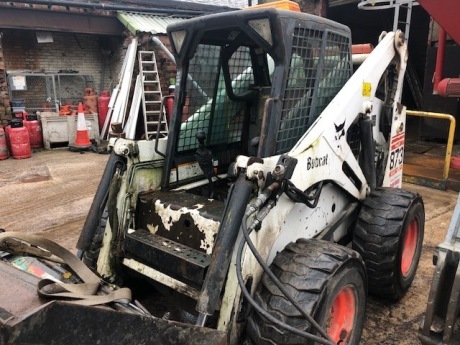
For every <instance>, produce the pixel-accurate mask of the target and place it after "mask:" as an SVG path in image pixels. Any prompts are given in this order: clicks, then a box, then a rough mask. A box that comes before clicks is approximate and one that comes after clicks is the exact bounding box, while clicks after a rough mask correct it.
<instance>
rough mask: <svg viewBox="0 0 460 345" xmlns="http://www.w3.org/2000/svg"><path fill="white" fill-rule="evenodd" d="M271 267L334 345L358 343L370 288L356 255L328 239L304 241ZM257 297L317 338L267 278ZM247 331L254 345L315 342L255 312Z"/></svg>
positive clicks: (293, 245) (272, 311)
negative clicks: (368, 288)
mask: <svg viewBox="0 0 460 345" xmlns="http://www.w3.org/2000/svg"><path fill="white" fill-rule="evenodd" d="M270 268H271V270H272V271H273V273H274V274H275V276H276V277H277V278H278V279H279V280H280V281H281V283H282V284H283V285H284V286H285V287H286V288H287V289H288V291H289V293H290V295H291V296H292V297H293V298H294V299H295V300H296V301H297V302H298V303H299V304H300V305H301V306H302V307H303V309H304V310H305V311H306V312H307V313H309V314H310V315H312V316H313V318H314V319H315V320H316V321H317V322H318V323H319V324H320V325H321V327H322V328H324V329H325V331H326V333H328V334H329V336H330V337H331V338H332V339H333V340H334V342H335V343H337V344H340V343H342V344H348V345H357V344H359V340H360V338H361V332H362V329H363V325H364V316H365V306H366V296H367V284H366V273H365V268H364V264H363V262H362V260H361V258H360V257H359V255H358V254H357V253H356V252H355V251H353V250H351V249H349V248H346V247H342V246H339V245H336V244H333V243H330V242H327V241H321V240H316V239H310V240H303V239H301V240H298V241H297V242H296V243H290V244H288V245H287V246H286V248H285V249H284V250H283V251H282V252H280V253H278V254H277V256H276V257H275V259H274V261H273V263H272V265H271V266H270ZM254 297H255V300H256V302H257V303H259V304H260V305H261V306H262V307H263V308H264V309H265V310H267V311H268V312H269V313H270V314H272V315H273V316H275V317H276V318H278V319H279V320H281V321H283V322H284V323H287V324H289V325H291V326H293V327H296V328H298V329H300V330H302V331H304V332H309V333H313V334H315V335H318V332H317V331H316V330H315V329H313V327H312V326H311V325H310V324H309V323H308V321H307V320H306V319H305V318H304V317H303V316H302V315H301V313H300V312H299V311H298V310H297V309H296V308H295V307H294V306H293V305H292V304H291V303H290V302H289V300H288V299H287V298H286V297H285V296H284V295H283V294H282V293H281V291H280V290H279V289H278V288H277V287H276V285H275V284H274V283H273V282H272V281H271V279H270V278H269V277H268V275H267V274H264V275H263V277H262V280H261V284H259V287H258V289H257V291H256V293H255V295H254ZM247 327H248V330H247V334H249V335H250V337H251V338H252V341H253V343H254V344H310V345H311V344H314V342H313V341H312V340H309V341H307V339H305V338H302V337H300V336H297V335H294V334H291V333H290V332H288V331H286V330H284V329H282V328H280V327H279V326H277V325H274V324H272V323H271V322H269V321H267V320H265V319H264V318H263V317H262V316H260V315H259V314H257V313H256V312H253V313H252V315H251V316H250V318H249V320H248V326H247ZM341 341H342V342H341Z"/></svg>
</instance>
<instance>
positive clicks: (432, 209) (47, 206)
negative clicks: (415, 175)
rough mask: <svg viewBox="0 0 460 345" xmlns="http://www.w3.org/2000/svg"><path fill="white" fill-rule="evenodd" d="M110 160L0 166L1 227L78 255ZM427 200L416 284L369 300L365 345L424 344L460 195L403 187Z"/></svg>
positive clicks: (55, 154)
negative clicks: (440, 249) (394, 295)
mask: <svg viewBox="0 0 460 345" xmlns="http://www.w3.org/2000/svg"><path fill="white" fill-rule="evenodd" d="M107 159H108V155H102V154H96V153H89V152H88V153H85V154H79V153H74V152H69V151H68V150H67V149H54V150H52V151H40V152H35V153H34V154H33V156H32V158H29V159H24V160H15V159H12V158H10V159H7V160H3V161H0V227H1V228H4V229H6V230H8V231H25V232H30V233H35V234H41V235H43V236H45V237H48V238H50V239H53V240H55V241H56V242H58V243H60V244H61V245H63V246H64V247H66V248H68V249H70V250H71V251H72V252H76V249H75V244H76V242H77V239H78V235H79V232H80V230H81V228H82V226H83V223H84V221H85V217H86V213H87V211H88V209H89V207H90V205H91V201H92V198H93V195H94V193H95V191H96V188H97V186H98V183H99V178H100V176H101V175H102V172H103V170H104V167H105V163H106V161H107ZM404 188H406V189H409V190H412V191H417V192H419V193H420V194H421V195H422V196H423V198H424V201H425V211H426V224H425V240H424V249H423V253H422V258H421V262H420V265H419V269H418V272H417V275H416V277H415V281H414V283H413V285H412V287H411V288H410V290H409V292H408V293H407V294H406V296H405V297H404V298H403V299H402V300H401V301H400V302H399V303H395V304H389V303H387V302H385V301H380V300H377V299H375V298H373V297H369V302H368V306H367V315H366V324H365V329H364V332H363V337H362V342H361V344H364V345H384V344H385V345H392V344H401V345H414V344H420V343H419V341H418V339H417V330H418V327H419V324H420V321H421V320H422V317H423V314H424V312H425V308H426V302H427V295H428V292H429V290H430V284H431V279H432V274H433V269H434V267H433V265H432V254H433V250H434V249H435V247H436V245H437V244H439V243H441V242H442V241H443V239H444V237H445V233H446V230H447V227H448V225H449V222H450V218H451V215H452V211H453V209H454V206H455V204H456V201H457V196H458V193H457V192H453V191H449V190H448V191H440V190H435V189H430V188H427V187H421V186H417V185H413V184H405V185H404Z"/></svg>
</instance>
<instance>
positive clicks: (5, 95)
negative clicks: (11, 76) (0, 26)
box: [0, 33, 11, 125]
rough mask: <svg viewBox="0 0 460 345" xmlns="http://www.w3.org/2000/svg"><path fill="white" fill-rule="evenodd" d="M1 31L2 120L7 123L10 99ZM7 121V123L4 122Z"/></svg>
mask: <svg viewBox="0 0 460 345" xmlns="http://www.w3.org/2000/svg"><path fill="white" fill-rule="evenodd" d="M1 37H2V35H1V33H0V121H1V124H2V125H3V124H6V121H4V120H9V119H11V111H10V101H9V98H8V87H7V84H6V74H5V62H4V59H3V48H2V40H1ZM4 122H5V123H4Z"/></svg>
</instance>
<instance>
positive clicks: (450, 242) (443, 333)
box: [419, 196, 460, 345]
mask: <svg viewBox="0 0 460 345" xmlns="http://www.w3.org/2000/svg"><path fill="white" fill-rule="evenodd" d="M433 262H434V264H435V265H436V268H435V271H434V274H433V280H432V283H431V290H430V293H429V295H428V304H427V308H426V312H425V318H424V320H423V321H422V324H421V326H420V330H419V339H420V341H421V342H422V344H424V345H451V344H452V345H453V344H458V343H459V337H460V335H458V334H455V333H454V330H455V329H456V327H455V324H456V321H457V316H458V314H459V310H460V265H459V263H460V196H459V198H458V199H457V205H456V206H455V210H454V214H453V216H452V219H451V222H450V225H449V229H448V231H447V235H446V238H445V240H444V242H443V243H442V244H440V245H438V246H437V248H436V251H435V253H434V255H433Z"/></svg>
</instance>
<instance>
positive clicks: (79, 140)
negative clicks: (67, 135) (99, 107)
mask: <svg viewBox="0 0 460 345" xmlns="http://www.w3.org/2000/svg"><path fill="white" fill-rule="evenodd" d="M91 145H92V144H91V141H89V132H88V128H87V127H86V119H85V113H84V112H83V104H82V103H81V102H80V103H78V118H77V137H76V139H75V143H74V144H73V145H71V146H72V147H75V148H77V149H87V148H89V147H91Z"/></svg>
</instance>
